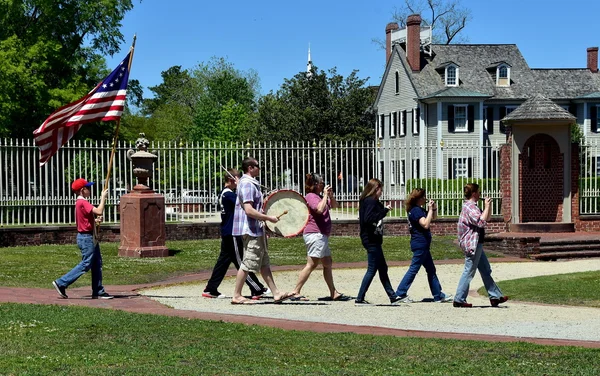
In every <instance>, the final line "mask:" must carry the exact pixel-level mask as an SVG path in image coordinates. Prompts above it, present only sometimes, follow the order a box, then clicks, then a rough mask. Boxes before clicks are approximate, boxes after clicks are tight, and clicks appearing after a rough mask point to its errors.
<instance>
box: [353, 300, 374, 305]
mask: <svg viewBox="0 0 600 376" xmlns="http://www.w3.org/2000/svg"><path fill="white" fill-rule="evenodd" d="M354 305H355V306H368V305H371V303H369V302H367V301H366V300H358V299H356V300H355V301H354Z"/></svg>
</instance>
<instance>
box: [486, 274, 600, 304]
mask: <svg viewBox="0 0 600 376" xmlns="http://www.w3.org/2000/svg"><path fill="white" fill-rule="evenodd" d="M599 285H600V271H591V272H580V273H569V274H558V275H548V276H540V277H533V278H520V279H513V280H510V281H501V282H499V283H498V286H500V288H501V289H502V290H503V291H509V292H510V293H509V295H510V298H511V299H513V300H522V301H527V302H536V303H544V304H560V305H573V306H585V307H598V308H600V289H598V286H599ZM548 286H552V288H548ZM479 293H480V294H482V295H485V288H481V289H480V290H479Z"/></svg>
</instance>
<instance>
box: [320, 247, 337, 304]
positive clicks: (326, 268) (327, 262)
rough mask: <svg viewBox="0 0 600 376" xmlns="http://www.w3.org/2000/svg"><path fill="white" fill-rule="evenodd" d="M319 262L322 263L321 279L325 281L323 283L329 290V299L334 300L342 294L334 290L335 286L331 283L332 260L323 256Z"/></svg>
mask: <svg viewBox="0 0 600 376" xmlns="http://www.w3.org/2000/svg"><path fill="white" fill-rule="evenodd" d="M321 262H322V263H323V278H324V279H325V283H326V284H327V287H328V288H329V294H330V296H331V299H336V298H337V297H339V296H340V295H342V294H340V293H339V292H338V291H337V290H336V289H335V285H334V283H333V267H332V265H333V260H332V259H331V256H325V257H323V258H322V259H321Z"/></svg>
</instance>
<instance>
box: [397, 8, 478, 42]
mask: <svg viewBox="0 0 600 376" xmlns="http://www.w3.org/2000/svg"><path fill="white" fill-rule="evenodd" d="M415 13H418V14H420V15H421V17H422V18H423V20H424V21H425V23H426V24H428V25H429V26H431V28H432V30H433V43H440V44H450V43H452V42H454V43H465V42H468V38H467V37H466V36H464V35H462V34H460V33H461V32H462V31H463V29H464V28H465V26H466V25H467V23H468V22H469V21H470V20H471V11H470V10H469V9H467V8H465V7H463V6H462V5H461V0H404V4H403V5H402V6H400V7H397V8H395V9H394V12H393V19H394V21H396V22H398V25H400V27H401V28H403V27H406V19H407V18H408V16H410V15H411V14H415Z"/></svg>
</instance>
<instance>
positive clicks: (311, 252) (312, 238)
mask: <svg viewBox="0 0 600 376" xmlns="http://www.w3.org/2000/svg"><path fill="white" fill-rule="evenodd" d="M302 237H303V238H304V244H306V251H307V254H308V257H315V258H323V257H328V256H331V249H330V248H329V236H327V235H323V234H321V233H319V232H315V233H311V234H304V235H303V236H302Z"/></svg>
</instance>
